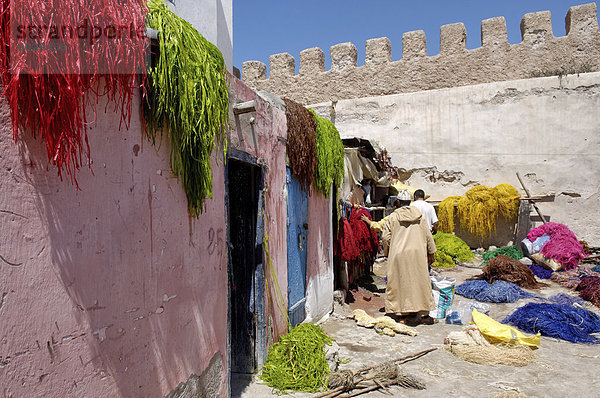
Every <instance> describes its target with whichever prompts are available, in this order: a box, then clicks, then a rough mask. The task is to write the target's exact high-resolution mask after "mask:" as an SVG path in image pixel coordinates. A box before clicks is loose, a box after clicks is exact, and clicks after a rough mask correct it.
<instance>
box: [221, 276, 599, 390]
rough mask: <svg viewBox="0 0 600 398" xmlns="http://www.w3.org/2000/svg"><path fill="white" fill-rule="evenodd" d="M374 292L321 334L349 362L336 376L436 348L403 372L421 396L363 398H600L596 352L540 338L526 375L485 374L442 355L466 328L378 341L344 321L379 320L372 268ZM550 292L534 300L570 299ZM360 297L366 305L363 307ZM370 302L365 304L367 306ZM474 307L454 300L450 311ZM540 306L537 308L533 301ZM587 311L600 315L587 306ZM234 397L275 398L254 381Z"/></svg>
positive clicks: (421, 330) (377, 281) (378, 281)
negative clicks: (447, 341)
mask: <svg viewBox="0 0 600 398" xmlns="http://www.w3.org/2000/svg"><path fill="white" fill-rule="evenodd" d="M375 273H376V274H379V276H378V275H374V276H373V280H374V284H372V285H371V286H369V290H370V291H375V292H379V293H377V294H378V295H379V296H377V294H376V295H373V294H372V293H370V291H369V290H363V289H362V288H361V289H359V290H358V292H356V293H355V294H354V299H355V301H354V302H353V303H350V304H349V305H348V304H344V305H338V304H336V305H335V310H334V312H333V313H332V314H331V316H330V317H329V318H328V319H327V320H326V321H325V322H323V323H322V324H321V325H320V326H321V327H322V328H323V329H324V331H325V332H326V333H327V334H328V335H329V336H331V337H332V338H334V339H335V340H336V342H337V344H338V345H339V347H340V351H339V355H340V358H341V359H345V360H350V361H349V362H348V363H346V364H341V365H340V369H359V368H363V367H366V366H371V365H375V364H378V363H381V362H384V361H387V360H392V359H396V358H399V357H403V356H406V355H410V354H412V353H417V352H419V351H422V350H426V349H428V348H432V347H439V349H438V350H436V351H433V352H431V353H429V354H427V355H425V356H423V357H421V358H419V359H417V360H414V361H411V362H407V363H406V364H403V365H401V368H402V370H403V371H404V372H405V373H408V374H411V375H413V376H416V377H418V378H420V379H421V380H423V381H424V382H425V384H426V386H427V389H426V390H421V391H419V390H411V389H403V388H400V387H391V388H390V389H389V390H388V393H387V394H386V393H384V392H379V391H375V392H371V393H367V394H364V395H360V396H361V397H389V396H390V393H391V394H392V395H391V396H398V397H399V396H402V397H444V396H449V397H498V398H500V397H561V398H563V397H600V377H599V376H598V375H599V374H600V345H586V344H574V343H570V342H567V341H562V340H557V339H553V338H548V337H544V336H542V339H541V345H540V347H539V349H537V350H536V351H535V361H534V362H533V363H532V364H530V365H528V366H525V367H512V366H505V365H499V366H487V365H478V364H474V363H470V362H466V361H463V360H461V359H459V358H457V357H456V356H454V355H453V354H451V353H450V352H448V351H446V350H444V349H443V341H444V338H445V337H446V336H447V335H448V333H450V332H452V331H460V330H462V328H463V326H461V325H449V324H446V323H445V321H444V320H440V321H439V322H438V323H436V324H434V325H419V326H417V327H416V330H417V332H418V335H417V336H414V337H409V336H405V335H396V336H394V337H389V336H385V335H379V334H377V333H376V332H375V330H374V329H366V328H363V327H359V326H357V325H356V323H355V321H354V320H352V319H348V318H347V315H349V314H350V313H351V312H352V310H353V309H356V308H362V309H364V310H365V311H366V312H367V313H369V314H370V315H374V316H379V315H382V313H381V312H379V308H381V307H383V296H384V293H383V292H384V291H385V290H384V288H385V281H384V279H383V278H382V277H381V276H382V275H385V265H383V267H381V266H380V267H376V269H375ZM480 273H481V271H480V270H479V269H473V268H465V267H460V266H457V267H454V268H452V269H448V270H443V271H441V274H442V275H443V276H448V277H452V278H456V285H459V284H460V283H462V282H464V281H465V280H466V279H469V278H470V277H472V276H474V275H478V274H480ZM544 282H546V283H547V284H548V287H544V288H542V289H540V290H539V291H538V292H536V293H538V294H539V295H541V296H543V297H549V296H551V295H554V294H557V293H561V292H563V293H571V294H574V293H573V292H570V291H569V290H567V289H565V288H563V287H561V286H559V285H558V284H556V283H554V282H552V281H550V280H547V281H544ZM365 297H366V298H367V299H366V300H365ZM367 300H368V301H367ZM459 301H462V302H472V301H473V300H469V299H465V298H464V297H461V296H455V298H454V303H455V304H456V303H457V302H459ZM529 301H536V300H533V299H522V300H519V301H517V302H516V303H510V304H490V307H491V310H490V313H489V315H490V316H491V317H492V318H494V319H496V320H498V321H501V320H502V319H504V318H505V317H506V316H507V315H509V314H510V313H512V311H513V310H514V309H515V308H517V307H520V306H522V305H524V304H526V303H527V302H529ZM536 302H537V301H536ZM587 308H588V309H591V310H592V311H594V312H597V313H600V312H599V311H598V308H596V307H594V306H592V305H591V304H590V306H589V307H587ZM231 382H232V397H248V398H250V397H271V396H277V395H276V394H275V393H273V392H272V391H271V389H270V388H269V387H268V386H265V385H261V384H259V382H260V380H258V378H257V376H256V375H255V376H254V377H253V378H252V379H250V378H247V379H243V378H232V381H231ZM314 395H315V394H304V393H297V394H291V395H289V396H292V397H311V396H314Z"/></svg>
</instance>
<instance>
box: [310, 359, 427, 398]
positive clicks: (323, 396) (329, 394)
mask: <svg viewBox="0 0 600 398" xmlns="http://www.w3.org/2000/svg"><path fill="white" fill-rule="evenodd" d="M435 350H437V347H434V348H429V349H427V350H423V351H420V352H417V353H415V354H411V355H407V356H405V357H401V358H396V359H393V360H391V361H386V362H394V363H395V362H400V361H403V363H404V362H408V361H412V360H415V359H418V358H420V357H422V356H423V355H425V354H428V353H430V352H431V351H435ZM379 365H381V364H378V365H374V366H369V367H367V368H362V369H359V370H357V371H356V373H355V374H357V375H358V374H360V373H363V372H367V371H369V370H371V369H373V368H374V367H376V366H379ZM377 388H380V386H378V385H376V386H373V387H368V388H365V389H362V390H359V391H356V392H355V393H352V394H355V395H348V394H346V395H339V394H341V393H343V392H344V386H340V387H337V388H335V389H333V390H329V391H325V392H322V393H320V394H318V395H315V396H314V397H313V398H333V397H337V396H339V397H338V398H342V397H354V396H356V395H360V394H364V393H367V392H369V391H373V390H376V389H377Z"/></svg>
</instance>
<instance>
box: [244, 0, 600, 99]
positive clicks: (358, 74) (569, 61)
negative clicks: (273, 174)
mask: <svg viewBox="0 0 600 398" xmlns="http://www.w3.org/2000/svg"><path fill="white" fill-rule="evenodd" d="M565 27H566V32H567V35H566V36H562V37H555V36H554V34H553V30H552V23H551V19H550V12H549V11H541V12H536V13H530V14H526V15H525V16H523V19H522V20H521V36H522V41H521V43H516V44H509V43H508V41H507V33H506V21H505V19H504V17H496V18H490V19H486V20H484V21H482V22H481V47H479V48H475V49H472V50H467V49H466V38H467V33H466V29H465V26H464V25H463V24H462V23H455V24H450V25H444V26H442V27H441V28H440V53H439V54H438V55H433V56H428V55H427V46H426V37H425V33H424V32H423V31H422V30H419V31H414V32H407V33H404V35H403V37H402V58H401V59H400V60H397V61H393V62H392V61H391V49H392V43H391V42H390V40H389V39H388V38H386V37H383V38H377V39H371V40H367V42H366V44H365V53H366V57H365V64H364V65H363V66H357V50H356V47H355V45H354V44H353V43H342V44H337V45H335V46H332V47H331V49H330V54H331V68H330V69H329V70H325V56H324V53H323V51H322V50H321V49H320V48H309V49H306V50H304V51H302V52H301V53H300V59H299V72H298V74H296V73H295V65H296V60H295V59H294V57H292V55H290V54H288V53H281V54H274V55H271V57H270V60H269V76H268V78H267V68H266V65H265V64H264V63H262V62H259V61H247V62H244V64H243V68H242V73H243V79H244V82H245V83H246V84H248V85H249V86H250V87H253V88H256V89H259V90H266V91H269V92H272V93H274V94H277V95H279V96H282V97H288V98H291V99H293V100H296V101H298V102H300V103H302V104H314V103H317V102H322V101H332V100H342V99H349V98H361V97H367V96H376V95H390V94H399V93H408V92H416V91H422V90H432V89H439V88H448V87H458V86H466V85H471V84H479V83H488V82H495V81H507V80H514V79H524V78H530V77H532V75H533V74H536V73H544V76H547V75H548V74H552V73H555V74H556V73H559V71H561V70H562V71H576V72H582V71H585V72H591V71H599V70H600V31H599V30H598V14H597V9H596V4H595V3H589V4H584V5H580V6H574V7H571V8H570V9H569V12H568V13H567V15H566V17H565ZM395 45H398V44H397V43H396V44H395ZM537 76H539V75H537Z"/></svg>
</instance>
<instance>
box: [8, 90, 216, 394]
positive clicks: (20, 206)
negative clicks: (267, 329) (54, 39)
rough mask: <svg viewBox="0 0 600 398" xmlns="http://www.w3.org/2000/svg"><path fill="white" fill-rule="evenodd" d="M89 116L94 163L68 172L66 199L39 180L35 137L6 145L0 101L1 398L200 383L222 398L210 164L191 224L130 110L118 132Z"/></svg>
mask: <svg viewBox="0 0 600 398" xmlns="http://www.w3.org/2000/svg"><path fill="white" fill-rule="evenodd" d="M133 107H134V108H133V109H140V103H139V100H136V101H135V102H134V105H133ZM97 109H98V110H99V113H98V114H97V121H96V123H95V124H94V125H93V126H92V128H90V130H89V140H90V147H91V155H92V159H93V165H92V168H91V169H89V168H87V167H83V168H82V169H81V170H80V171H79V172H78V173H77V178H78V180H79V186H80V188H81V190H80V191H77V190H76V188H75V187H74V186H72V185H71V184H70V183H69V182H66V181H60V179H59V178H58V177H57V175H56V170H55V169H54V168H53V167H52V166H50V167H49V170H46V168H47V155H46V150H45V147H44V145H43V144H42V142H41V141H40V140H39V139H33V138H32V137H31V135H30V134H21V135H20V136H19V140H18V144H15V143H14V141H13V140H12V131H11V124H10V117H9V110H8V107H7V105H6V102H4V100H2V102H0V255H2V259H1V260H0V296H1V299H0V385H1V386H2V394H3V396H6V397H84V396H87V397H161V396H164V395H166V394H167V393H168V392H169V391H170V390H172V389H173V388H175V386H177V384H178V383H179V382H181V381H185V380H186V379H188V377H189V376H190V374H192V373H194V374H197V375H200V374H203V373H206V374H210V375H212V376H211V386H212V387H211V388H213V391H214V390H215V389H214V388H215V386H216V391H220V395H222V396H224V395H226V394H227V372H226V369H227V346H226V336H227V323H226V316H225V314H226V313H227V296H226V294H224V293H223V292H226V291H227V273H226V271H227V266H226V264H227V263H226V256H227V250H226V246H225V241H224V239H217V237H220V236H224V235H223V234H222V232H223V231H224V229H225V204H224V174H223V168H222V165H223V162H221V163H220V165H219V166H216V165H213V176H214V199H212V200H207V202H206V210H205V212H204V214H202V215H201V216H200V218H199V219H193V218H190V217H189V215H188V211H187V200H186V197H185V193H184V190H183V187H182V186H181V184H179V182H178V181H177V179H176V178H174V176H173V175H172V173H171V171H170V170H171V168H170V165H169V150H170V146H169V144H168V142H166V141H165V142H163V144H162V145H161V146H160V148H159V149H156V148H155V147H154V146H152V145H151V144H150V143H149V142H148V141H147V140H146V139H145V138H143V136H142V127H141V121H140V117H139V115H140V114H139V113H137V112H134V113H133V116H132V121H131V128H130V129H129V130H128V131H119V129H118V127H119V120H118V117H116V115H115V114H111V113H107V114H105V113H102V110H103V109H104V107H103V105H102V103H101V104H99V105H98V107H97ZM109 109H111V108H109ZM89 116H91V114H90V115H89ZM90 119H91V117H90ZM211 236H212V237H213V239H212V240H210V238H209V237H211ZM9 262H10V263H12V264H14V265H10V264H9ZM211 358H212V359H213V362H214V363H216V364H218V368H215V369H216V371H214V370H213V369H211V370H209V369H208V367H209V363H210V362H211ZM215 358H216V359H215ZM205 371H206V372H205ZM215 378H216V379H215Z"/></svg>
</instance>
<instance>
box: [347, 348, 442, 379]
mask: <svg viewBox="0 0 600 398" xmlns="http://www.w3.org/2000/svg"><path fill="white" fill-rule="evenodd" d="M435 350H437V347H434V348H429V349H427V350H424V351H421V352H417V353H416V354H412V355H407V356H405V357H402V358H396V359H393V360H391V361H386V362H400V361H404V362H408V361H413V360H415V359H417V358H420V357H422V356H423V355H425V354H428V353H430V352H431V351H435ZM379 365H380V364H379ZM376 366H378V365H373V366H369V367H368V368H362V369H359V370H358V371H357V373H362V372H366V371H368V370H371V369H373V368H374V367H376Z"/></svg>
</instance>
